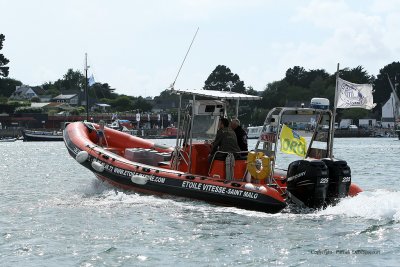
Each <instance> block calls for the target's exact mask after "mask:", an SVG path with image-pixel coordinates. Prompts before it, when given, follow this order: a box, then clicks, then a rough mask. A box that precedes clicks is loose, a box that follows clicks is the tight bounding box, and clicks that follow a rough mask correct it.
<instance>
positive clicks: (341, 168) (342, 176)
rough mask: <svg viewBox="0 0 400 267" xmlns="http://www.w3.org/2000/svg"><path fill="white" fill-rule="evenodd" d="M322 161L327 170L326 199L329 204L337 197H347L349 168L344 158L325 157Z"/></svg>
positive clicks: (349, 179)
mask: <svg viewBox="0 0 400 267" xmlns="http://www.w3.org/2000/svg"><path fill="white" fill-rule="evenodd" d="M322 161H323V162H324V163H325V164H326V166H327V167H328V170H329V187H328V195H327V201H328V203H329V204H335V203H336V202H337V200H338V199H339V198H344V197H347V196H348V194H349V189H350V184H351V170H350V167H349V165H347V162H346V161H344V160H340V159H330V158H325V159H322Z"/></svg>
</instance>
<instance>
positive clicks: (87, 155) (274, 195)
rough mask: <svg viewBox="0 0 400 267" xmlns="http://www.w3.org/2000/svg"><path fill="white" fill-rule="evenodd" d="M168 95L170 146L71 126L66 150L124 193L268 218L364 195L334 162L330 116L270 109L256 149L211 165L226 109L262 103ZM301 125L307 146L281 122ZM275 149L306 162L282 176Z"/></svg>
mask: <svg viewBox="0 0 400 267" xmlns="http://www.w3.org/2000/svg"><path fill="white" fill-rule="evenodd" d="M172 91H173V93H178V94H179V97H180V107H179V112H178V126H177V129H178V130H177V133H178V136H177V139H176V146H175V147H167V146H164V145H160V144H156V143H154V142H151V141H149V140H145V139H142V138H139V137H136V136H132V135H129V134H127V133H124V132H120V131H118V130H114V129H110V128H107V127H106V128H104V129H102V130H100V127H99V125H97V124H94V123H88V122H74V123H70V124H68V125H67V126H66V128H65V130H64V133H63V138H64V142H65V145H66V147H67V149H68V152H69V153H70V155H71V156H72V157H73V158H75V159H76V161H78V162H79V163H80V164H82V165H83V166H84V167H86V168H88V169H89V170H91V171H92V172H93V173H94V174H95V175H96V176H97V178H99V179H100V180H103V181H107V182H108V183H110V184H112V185H114V186H117V187H119V188H122V189H125V190H134V191H138V192H143V193H149V194H170V195H176V196H182V197H188V198H193V199H199V200H204V201H207V202H212V203H216V204H220V205H226V206H234V207H238V208H244V209H249V210H256V211H262V212H267V213H277V212H280V211H282V210H283V209H284V208H285V207H287V205H288V204H294V205H296V206H299V207H301V208H303V207H305V208H312V209H319V208H324V207H326V206H327V205H334V204H336V203H337V202H338V201H339V200H340V199H342V198H345V197H347V196H355V195H357V194H358V193H359V192H361V191H362V190H361V189H360V188H359V187H358V186H357V185H355V184H354V183H352V181H351V178H352V177H351V170H350V167H349V166H348V165H347V162H346V161H344V160H340V159H336V158H334V156H333V153H332V148H333V136H334V128H333V125H334V123H333V119H332V117H333V116H332V112H331V111H329V110H325V109H318V108H286V107H281V108H274V109H272V110H270V112H269V113H268V115H267V117H266V119H265V122H264V125H263V129H262V131H261V133H260V136H259V138H258V141H257V144H256V146H255V148H254V150H252V151H244V153H243V151H242V152H240V153H238V154H235V155H234V153H226V152H224V153H226V154H227V155H226V159H225V160H216V159H214V158H213V159H212V160H211V163H210V162H209V160H208V159H209V158H208V156H209V154H210V151H211V144H210V142H209V141H207V140H213V139H214V137H215V134H216V132H217V127H216V125H218V122H219V119H220V117H221V116H227V114H226V110H227V103H230V102H232V100H236V102H237V105H238V103H239V100H247V101H248V100H257V99H259V97H257V96H248V95H245V94H238V93H232V92H220V91H211V90H185V91H183V90H180V91H177V90H172ZM185 94H189V95H191V97H192V100H189V101H188V104H185V105H186V108H184V107H183V106H184V104H182V96H183V95H185ZM197 96H201V100H200V99H196V97H197ZM206 97H208V98H211V100H210V99H205V98H206ZM215 99H217V100H215ZM236 111H238V106H237V108H236ZM181 113H183V114H182V115H181ZM296 117H298V118H296ZM304 121H308V122H310V121H314V125H313V128H314V129H313V134H312V137H311V140H310V144H309V146H308V148H306V146H305V145H304V146H302V145H301V142H300V141H299V140H301V138H300V137H299V135H298V133H297V132H295V131H293V130H291V129H290V128H288V129H289V133H290V135H291V137H289V138H288V137H287V136H286V135H285V136H284V135H283V129H284V128H285V127H286V124H287V125H290V124H293V125H294V124H296V123H302V122H304ZM286 128H287V127H286ZM99 136H103V138H102V139H103V140H99ZM99 141H101V145H100V142H99ZM299 142H300V143H299ZM279 144H281V150H282V147H284V146H285V144H286V145H287V146H286V148H285V149H286V151H285V152H284V153H292V154H293V153H295V154H297V155H300V156H301V157H303V158H302V159H301V160H294V161H292V162H291V163H290V164H289V166H288V168H287V170H286V169H278V168H277V166H276V163H277V162H278V159H279V157H278V155H279V153H278V151H279ZM299 150H301V151H300V152H299Z"/></svg>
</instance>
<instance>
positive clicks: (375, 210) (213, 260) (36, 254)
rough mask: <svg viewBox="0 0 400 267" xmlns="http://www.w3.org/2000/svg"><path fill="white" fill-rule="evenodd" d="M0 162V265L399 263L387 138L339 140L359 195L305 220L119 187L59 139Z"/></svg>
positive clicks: (15, 148) (17, 149)
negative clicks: (99, 177)
mask: <svg viewBox="0 0 400 267" xmlns="http://www.w3.org/2000/svg"><path fill="white" fill-rule="evenodd" d="M160 142H169V143H170V144H173V143H174V141H173V140H163V141H160ZM251 142H253V141H251ZM250 147H252V143H251V146H250ZM0 155H1V158H2V160H1V162H0V265H1V266H307V265H320V266H344V265H358V266H398V265H399V264H398V259H399V256H400V245H399V240H400V190H399V181H398V180H399V174H398V165H399V156H400V141H398V140H396V139H394V138H381V139H378V138H377V139H372V138H369V139H368V138H365V139H350V138H348V139H336V140H335V156H336V157H338V158H343V159H346V160H347V161H348V163H349V165H350V166H351V168H352V174H353V181H354V182H356V183H357V184H358V185H360V186H361V187H362V188H363V189H364V190H365V192H363V193H362V194H361V195H359V196H357V197H355V198H349V199H345V200H343V201H342V202H341V203H340V204H339V205H337V206H335V207H328V208H327V209H326V210H322V211H317V212H314V213H310V214H291V213H280V214H274V215H271V214H264V213H260V212H253V211H246V210H240V209H236V208H226V207H218V206H214V205H211V204H207V203H204V202H200V201H192V200H188V199H183V198H177V197H155V196H148V195H140V194H136V193H130V192H123V191H121V190H116V189H114V188H112V187H110V186H108V185H106V184H103V183H101V182H99V181H97V180H96V179H95V177H94V175H93V174H92V173H91V172H90V171H88V170H86V169H85V168H83V167H81V166H80V165H79V164H78V163H76V162H75V160H74V159H72V158H71V157H70V156H69V155H68V153H67V150H66V149H65V147H64V144H63V143H62V142H42V143H40V142H25V143H24V142H20V141H17V142H14V143H2V144H0Z"/></svg>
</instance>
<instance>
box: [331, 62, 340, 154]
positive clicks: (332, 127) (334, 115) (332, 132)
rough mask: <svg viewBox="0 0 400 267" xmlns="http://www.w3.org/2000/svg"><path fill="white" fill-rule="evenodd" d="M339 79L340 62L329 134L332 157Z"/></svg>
mask: <svg viewBox="0 0 400 267" xmlns="http://www.w3.org/2000/svg"><path fill="white" fill-rule="evenodd" d="M338 81H339V63H338V64H337V71H336V86H335V98H334V100H333V111H332V119H331V125H330V136H329V141H330V142H329V151H328V157H330V158H332V157H333V153H332V152H333V140H334V136H335V120H336V106H337V101H338V97H339V96H338V93H337V91H338Z"/></svg>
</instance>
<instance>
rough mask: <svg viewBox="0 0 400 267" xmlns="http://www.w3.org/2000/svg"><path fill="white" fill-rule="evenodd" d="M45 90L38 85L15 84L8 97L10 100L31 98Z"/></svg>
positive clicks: (42, 93) (38, 95)
mask: <svg viewBox="0 0 400 267" xmlns="http://www.w3.org/2000/svg"><path fill="white" fill-rule="evenodd" d="M44 93H45V91H44V90H43V88H41V87H39V86H34V87H31V86H29V85H17V86H16V88H15V92H14V93H12V95H11V96H10V97H9V99H10V100H31V99H32V98H34V97H39V98H40V95H44Z"/></svg>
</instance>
